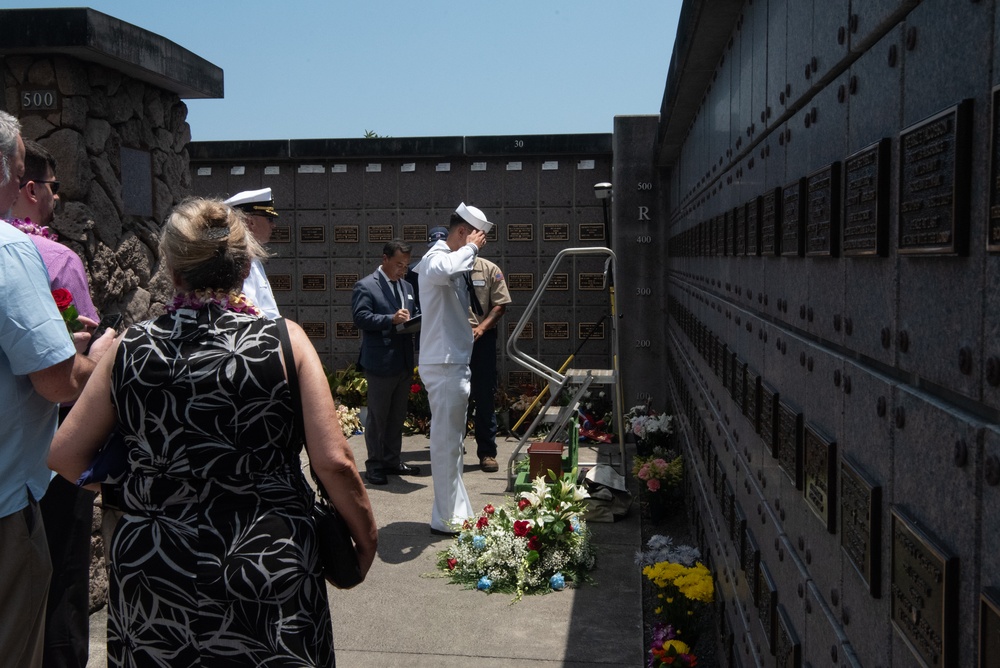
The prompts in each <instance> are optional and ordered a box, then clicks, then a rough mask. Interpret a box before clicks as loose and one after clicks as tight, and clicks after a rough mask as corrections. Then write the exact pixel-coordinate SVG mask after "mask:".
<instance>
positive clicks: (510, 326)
mask: <svg viewBox="0 0 1000 668" xmlns="http://www.w3.org/2000/svg"><path fill="white" fill-rule="evenodd" d="M515 327H517V323H516V322H508V323H507V338H508V339H509V338H510V336H511V334H513V333H514V328H515ZM533 338H535V323H533V322H526V323H524V329H522V330H521V334H520V336H518V337H517V340H518V341H530V340H531V339H533Z"/></svg>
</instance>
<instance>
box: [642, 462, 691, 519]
mask: <svg viewBox="0 0 1000 668" xmlns="http://www.w3.org/2000/svg"><path fill="white" fill-rule="evenodd" d="M632 475H634V476H635V477H636V478H638V479H639V484H640V485H641V489H640V493H641V495H642V497H643V498H644V499H645V501H646V505H647V506H648V508H649V513H650V519H651V520H652V521H653V522H659V521H661V520H663V519H664V518H665V516H666V514H667V513H668V512H669V511H670V510H671V508H672V507H673V506H674V505H676V504H677V503H678V502H679V501H681V499H682V496H681V483H682V482H683V480H684V458H683V457H682V456H681V455H679V454H677V453H676V452H674V451H673V450H664V449H659V448H657V449H655V450H654V451H653V452H652V453H651V454H649V455H647V456H645V457H640V456H636V457H635V458H634V459H633V460H632Z"/></svg>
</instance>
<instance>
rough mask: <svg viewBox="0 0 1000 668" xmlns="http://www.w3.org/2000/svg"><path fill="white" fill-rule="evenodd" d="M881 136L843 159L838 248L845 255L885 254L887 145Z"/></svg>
mask: <svg viewBox="0 0 1000 668" xmlns="http://www.w3.org/2000/svg"><path fill="white" fill-rule="evenodd" d="M891 146H892V142H891V141H890V140H889V139H881V140H879V141H878V142H876V143H875V144H872V145H871V146H868V147H866V148H863V149H861V150H860V151H858V152H857V153H854V154H852V155H850V156H848V158H847V159H846V160H845V161H844V215H843V224H842V228H841V229H842V230H843V231H842V234H841V242H840V248H841V251H842V252H843V254H844V255H845V256H849V257H859V256H866V255H868V256H883V257H884V256H886V255H888V254H889V149H890V147H891Z"/></svg>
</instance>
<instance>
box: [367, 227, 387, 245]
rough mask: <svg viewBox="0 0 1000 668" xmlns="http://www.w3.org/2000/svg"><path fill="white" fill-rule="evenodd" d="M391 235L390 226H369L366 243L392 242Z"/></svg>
mask: <svg viewBox="0 0 1000 668" xmlns="http://www.w3.org/2000/svg"><path fill="white" fill-rule="evenodd" d="M392 234H393V233H392V225H369V226H368V243H370V244H384V243H385V242H386V241H392Z"/></svg>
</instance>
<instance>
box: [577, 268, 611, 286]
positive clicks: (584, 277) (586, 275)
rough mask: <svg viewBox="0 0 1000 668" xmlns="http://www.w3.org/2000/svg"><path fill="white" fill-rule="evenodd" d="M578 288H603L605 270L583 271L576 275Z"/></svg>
mask: <svg viewBox="0 0 1000 668" xmlns="http://www.w3.org/2000/svg"><path fill="white" fill-rule="evenodd" d="M576 289H577V290H603V289H604V272H601V271H593V272H588V271H581V272H580V273H579V274H577V277H576Z"/></svg>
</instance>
